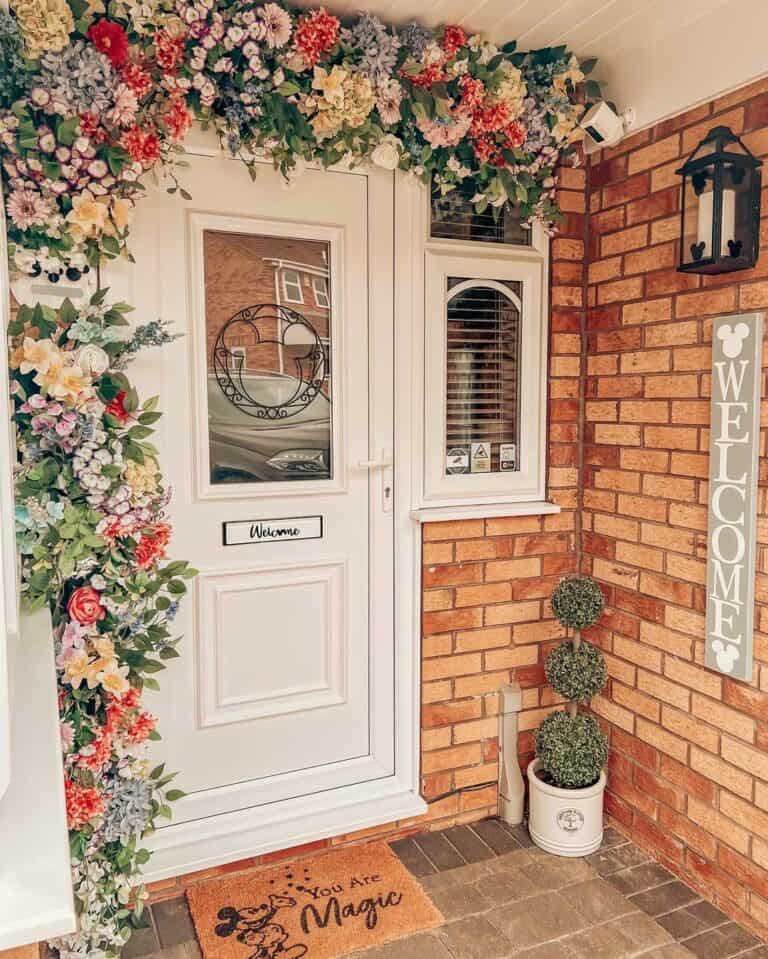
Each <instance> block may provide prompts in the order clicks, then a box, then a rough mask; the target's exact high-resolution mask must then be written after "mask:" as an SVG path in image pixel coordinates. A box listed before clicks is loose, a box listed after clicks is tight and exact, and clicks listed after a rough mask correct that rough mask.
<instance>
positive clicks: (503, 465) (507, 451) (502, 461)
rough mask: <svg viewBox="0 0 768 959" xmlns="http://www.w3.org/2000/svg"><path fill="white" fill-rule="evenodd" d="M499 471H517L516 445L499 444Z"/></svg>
mask: <svg viewBox="0 0 768 959" xmlns="http://www.w3.org/2000/svg"><path fill="white" fill-rule="evenodd" d="M499 469H500V470H501V471H502V473H504V472H506V471H508V470H514V469H517V445H516V444H515V443H501V444H500V445H499Z"/></svg>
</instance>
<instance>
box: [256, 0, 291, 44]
mask: <svg viewBox="0 0 768 959" xmlns="http://www.w3.org/2000/svg"><path fill="white" fill-rule="evenodd" d="M258 13H259V17H260V18H261V22H262V24H263V27H264V42H265V43H266V44H267V46H268V47H269V48H270V49H272V50H274V49H275V47H284V46H285V45H286V43H288V41H289V40H290V39H291V18H290V15H289V14H288V13H287V12H286V11H285V10H283V8H282V7H280V6H278V4H276V3H265V4H264V6H263V7H259V10H258Z"/></svg>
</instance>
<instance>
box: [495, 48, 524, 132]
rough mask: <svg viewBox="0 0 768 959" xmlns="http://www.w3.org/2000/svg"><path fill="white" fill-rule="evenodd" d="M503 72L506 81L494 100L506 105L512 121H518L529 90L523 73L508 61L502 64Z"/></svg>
mask: <svg viewBox="0 0 768 959" xmlns="http://www.w3.org/2000/svg"><path fill="white" fill-rule="evenodd" d="M502 70H503V71H504V79H503V80H502V81H501V83H500V84H499V86H498V88H497V89H496V92H495V94H494V96H493V99H494V100H495V101H497V102H500V103H505V104H506V106H507V107H508V109H509V113H510V119H511V120H516V119H517V118H518V117H519V116H520V114H521V113H522V112H523V101H524V100H525V98H526V96H527V94H528V89H527V87H526V85H525V81H524V80H523V75H522V73H521V72H520V71H519V70H518V69H517V67H516V66H514V65H513V64H511V63H510V62H509V61H508V60H505V61H504V63H503V64H502Z"/></svg>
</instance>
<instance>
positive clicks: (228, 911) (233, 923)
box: [215, 906, 240, 939]
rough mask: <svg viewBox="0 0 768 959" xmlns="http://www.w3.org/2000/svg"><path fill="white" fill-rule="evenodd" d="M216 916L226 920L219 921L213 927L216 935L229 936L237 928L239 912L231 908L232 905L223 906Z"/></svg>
mask: <svg viewBox="0 0 768 959" xmlns="http://www.w3.org/2000/svg"><path fill="white" fill-rule="evenodd" d="M216 918H217V919H225V920H226V922H222V923H219V925H218V926H216V929H215V932H216V935H217V936H221V938H222V939H224V938H225V937H226V936H231V935H232V933H233V932H234V931H235V929H237V924H238V922H239V921H240V913H239V912H238V910H237V909H233V908H232V906H225V907H224V908H223V909H219V911H218V913H217V916H216Z"/></svg>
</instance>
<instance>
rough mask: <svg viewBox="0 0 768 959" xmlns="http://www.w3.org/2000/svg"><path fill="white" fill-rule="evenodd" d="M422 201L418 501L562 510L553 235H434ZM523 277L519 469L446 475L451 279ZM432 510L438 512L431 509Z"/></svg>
mask: <svg viewBox="0 0 768 959" xmlns="http://www.w3.org/2000/svg"><path fill="white" fill-rule="evenodd" d="M424 194H425V196H424V197H423V199H422V203H421V213H420V215H419V217H418V218H419V219H420V221H421V222H420V231H419V232H420V233H421V236H422V263H423V284H424V286H423V290H424V301H423V314H422V315H423V326H422V328H421V332H422V349H421V351H420V352H422V361H423V362H422V369H423V378H422V382H421V384H417V385H416V387H415V389H416V390H418V392H419V393H420V394H421V395H420V397H419V399H420V408H421V409H422V410H423V426H422V436H421V449H420V450H419V451H418V453H419V456H418V458H419V462H420V473H421V491H420V498H419V501H418V502H417V503H416V504H414V507H415V511H416V513H418V514H419V518H420V519H422V520H429V519H430V517H431V515H436V514H437V511H438V510H439V511H440V516H441V518H443V519H444V518H446V517H449V516H450V515H451V512H452V511H454V512H455V513H456V515H457V516H458V515H459V513H461V515H472V511H473V510H477V511H478V515H479V514H482V512H483V511H484V510H485V511H487V510H491V511H492V512H494V513H497V511H498V509H501V510H502V511H503V510H504V509H512V508H513V507H514V508H515V509H524V510H525V511H526V512H528V511H530V512H536V511H540V512H550V511H553V510H556V509H557V507H553V506H552V505H551V504H547V503H545V502H544V497H545V493H546V450H547V442H546V427H547V376H546V364H547V359H548V348H547V338H548V329H549V324H548V321H547V316H548V306H549V303H548V296H547V289H548V280H549V238H548V236H547V235H546V233H545V231H544V229H543V227H542V226H541V225H539V224H534V225H533V227H532V237H531V240H532V242H531V244H530V245H525V246H523V245H512V244H500V243H484V242H467V241H461V240H450V239H433V238H432V237H431V236H430V204H429V197H428V195H426V194H427V191H426V190H424ZM449 277H461V278H466V279H473V280H480V281H482V280H488V281H493V280H497V281H505V280H509V281H519V282H521V283H522V290H523V292H522V301H523V302H522V314H521V326H522V329H521V348H520V360H519V362H520V392H519V396H520V404H521V408H520V414H519V417H520V418H519V422H520V436H519V443H518V447H519V449H518V457H519V463H520V468H519V469H518V470H514V471H508V472H507V471H505V472H498V473H462V474H454V475H448V474H447V473H446V468H445V462H446V441H445V434H446V430H445V425H446V423H445V421H446V372H447V371H446V337H447V323H446V320H447V310H446V307H447V302H448V300H449V299H450V297H451V295H452V294H453V291H448V278H449ZM433 511H434V513H433Z"/></svg>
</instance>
